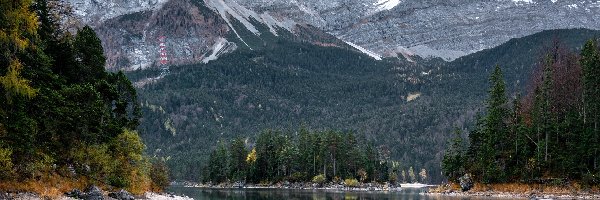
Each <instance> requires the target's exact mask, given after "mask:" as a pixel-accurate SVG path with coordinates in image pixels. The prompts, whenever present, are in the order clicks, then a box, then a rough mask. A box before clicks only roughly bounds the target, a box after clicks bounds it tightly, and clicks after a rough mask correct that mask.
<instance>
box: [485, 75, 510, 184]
mask: <svg viewBox="0 0 600 200" xmlns="http://www.w3.org/2000/svg"><path fill="white" fill-rule="evenodd" d="M490 87H491V88H490V90H489V99H488V100H487V102H486V103H487V105H486V108H487V115H486V117H485V119H484V120H485V125H484V130H483V140H484V143H483V144H484V146H483V148H482V149H483V151H482V152H481V154H482V156H483V159H484V165H483V167H484V169H483V177H482V178H483V181H485V182H494V181H498V180H503V179H505V172H504V167H505V166H506V158H505V157H503V156H502V153H503V151H504V150H505V149H504V147H505V146H506V145H505V144H504V143H505V142H506V141H507V138H506V135H507V125H506V123H505V119H506V116H507V114H508V112H507V108H506V106H507V97H506V85H505V83H504V77H503V75H502V70H501V69H500V66H498V65H497V66H496V67H495V69H494V72H493V73H492V75H491V76H490Z"/></svg>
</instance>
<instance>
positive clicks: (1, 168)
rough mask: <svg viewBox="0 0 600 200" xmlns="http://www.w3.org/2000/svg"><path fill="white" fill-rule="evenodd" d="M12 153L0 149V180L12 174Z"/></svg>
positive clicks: (8, 150)
mask: <svg viewBox="0 0 600 200" xmlns="http://www.w3.org/2000/svg"><path fill="white" fill-rule="evenodd" d="M11 156H12V151H11V150H10V149H5V148H0V180H2V179H3V178H8V177H10V176H11V174H12V173H13V163H12V159H11Z"/></svg>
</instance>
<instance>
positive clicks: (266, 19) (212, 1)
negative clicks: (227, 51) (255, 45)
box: [205, 0, 296, 46]
mask: <svg viewBox="0 0 600 200" xmlns="http://www.w3.org/2000/svg"><path fill="white" fill-rule="evenodd" d="M205 2H206V5H208V7H209V8H211V9H213V10H214V11H216V12H217V13H219V15H221V17H222V18H223V19H224V20H225V22H226V23H227V24H228V25H229V27H230V28H231V30H232V31H233V32H234V33H235V34H236V35H237V37H238V38H239V39H240V40H241V41H242V42H243V43H244V44H245V45H246V46H248V44H247V43H246V42H245V41H244V40H243V39H242V37H241V36H240V35H239V34H238V32H237V30H235V28H234V27H233V25H232V23H231V21H230V18H229V16H231V17H233V18H234V19H236V20H237V21H239V22H240V23H242V24H243V25H244V27H245V28H246V29H248V30H249V31H250V32H252V33H254V34H255V35H260V34H261V32H260V31H258V29H256V27H255V26H254V25H253V24H252V23H251V22H250V21H251V18H253V19H254V20H256V21H258V22H261V23H263V24H265V25H266V26H267V27H268V28H269V31H270V32H271V33H273V35H275V36H277V35H278V34H277V30H278V28H283V29H286V30H288V31H290V32H291V31H292V29H293V27H294V26H295V25H296V24H295V22H293V21H291V20H288V19H283V20H281V21H279V20H277V19H275V18H274V17H273V16H271V15H270V14H269V13H268V12H264V13H262V14H258V13H256V12H254V11H252V10H249V9H247V8H245V7H244V6H241V5H239V4H238V3H237V2H235V1H233V0H205Z"/></svg>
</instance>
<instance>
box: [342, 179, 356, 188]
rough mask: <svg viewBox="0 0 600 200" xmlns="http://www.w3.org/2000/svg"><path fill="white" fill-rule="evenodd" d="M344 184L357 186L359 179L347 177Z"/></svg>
mask: <svg viewBox="0 0 600 200" xmlns="http://www.w3.org/2000/svg"><path fill="white" fill-rule="evenodd" d="M344 185H345V186H346V187H356V186H358V180H356V179H355V178H347V179H346V180H344Z"/></svg>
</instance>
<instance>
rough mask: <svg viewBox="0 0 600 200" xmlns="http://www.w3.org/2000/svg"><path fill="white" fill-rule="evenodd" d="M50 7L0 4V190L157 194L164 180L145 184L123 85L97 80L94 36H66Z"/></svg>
mask: <svg viewBox="0 0 600 200" xmlns="http://www.w3.org/2000/svg"><path fill="white" fill-rule="evenodd" d="M53 5H54V4H50V3H48V2H47V1H45V0H39V1H35V2H33V1H29V0H17V1H2V2H0V52H1V54H0V93H1V94H2V95H0V190H2V191H31V192H37V193H38V194H39V195H41V196H43V197H45V198H56V197H57V196H59V195H62V193H63V192H66V191H67V190H71V189H80V190H83V189H84V187H88V186H89V185H98V186H100V187H111V188H113V189H115V188H124V189H127V190H129V191H131V192H134V193H136V194H139V193H143V192H145V191H148V190H150V189H151V188H155V189H156V190H160V188H162V187H164V186H165V184H166V183H168V182H167V181H166V179H165V178H166V174H165V173H166V172H165V171H155V174H154V175H152V176H151V175H150V170H151V165H150V161H151V160H150V159H149V158H147V157H145V156H144V149H145V145H144V143H143V142H142V139H141V138H140V137H139V136H138V133H137V132H136V129H137V126H138V125H139V118H140V116H141V115H140V114H141V112H140V105H139V103H138V100H137V93H136V91H135V89H134V88H133V86H132V84H131V82H130V81H129V80H128V79H127V77H125V75H124V74H123V73H122V72H118V73H110V72H107V71H105V69H104V64H105V57H104V55H103V49H102V46H101V41H100V40H99V39H98V37H97V36H96V33H95V32H94V30H92V29H91V28H90V27H87V26H86V27H83V28H81V29H79V30H77V32H76V34H75V35H72V34H71V33H69V32H67V31H65V30H64V29H62V28H61V26H60V24H59V22H60V20H61V17H63V15H62V14H63V13H62V12H61V11H62V10H61V9H62V8H60V7H53ZM155 166H157V167H158V166H160V163H157V165H155ZM155 175H156V176H155ZM161 178H162V179H161ZM159 179H160V180H161V181H162V182H161V181H158V180H159ZM153 180H154V181H153ZM58 183H60V184H58Z"/></svg>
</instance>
